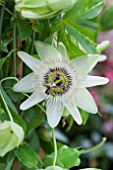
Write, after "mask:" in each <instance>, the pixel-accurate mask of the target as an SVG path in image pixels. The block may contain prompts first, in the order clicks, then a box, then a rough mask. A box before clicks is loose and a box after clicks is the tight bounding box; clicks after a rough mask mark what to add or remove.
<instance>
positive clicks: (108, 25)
mask: <svg viewBox="0 0 113 170" xmlns="http://www.w3.org/2000/svg"><path fill="white" fill-rule="evenodd" d="M112 16H113V4H112V5H110V6H109V7H108V8H107V9H105V10H104V11H103V13H102V15H101V17H100V20H99V23H100V30H101V31H109V30H111V29H113V19H111V17H112Z"/></svg>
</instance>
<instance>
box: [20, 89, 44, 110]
mask: <svg viewBox="0 0 113 170" xmlns="http://www.w3.org/2000/svg"><path fill="white" fill-rule="evenodd" d="M45 98H46V96H45V95H44V93H42V92H41V91H40V89H39V91H35V92H34V93H33V94H32V95H31V96H30V97H29V98H28V99H27V100H25V101H24V102H23V103H22V104H21V105H20V109H21V110H27V109H29V108H30V107H32V106H34V105H36V104H38V103H40V102H41V101H43V100H45Z"/></svg>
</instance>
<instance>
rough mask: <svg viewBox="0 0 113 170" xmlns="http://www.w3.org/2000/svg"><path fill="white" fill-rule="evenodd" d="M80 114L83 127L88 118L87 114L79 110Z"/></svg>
mask: <svg viewBox="0 0 113 170" xmlns="http://www.w3.org/2000/svg"><path fill="white" fill-rule="evenodd" d="M80 114H81V116H82V124H83V125H85V124H86V123H87V120H88V118H89V113H88V112H86V111H84V110H81V109H80Z"/></svg>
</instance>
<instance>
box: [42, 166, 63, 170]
mask: <svg viewBox="0 0 113 170" xmlns="http://www.w3.org/2000/svg"><path fill="white" fill-rule="evenodd" d="M39 170H44V169H39ZM45 170H66V169H62V168H60V167H59V166H48V167H47V168H45Z"/></svg>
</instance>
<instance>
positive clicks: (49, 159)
mask: <svg viewBox="0 0 113 170" xmlns="http://www.w3.org/2000/svg"><path fill="white" fill-rule="evenodd" d="M53 160H54V156H53V155H48V156H47V157H46V159H45V161H44V167H45V168H46V167H48V166H51V165H53ZM56 165H57V166H60V167H61V168H64V165H63V164H62V162H60V161H59V160H58V159H57V161H56Z"/></svg>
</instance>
